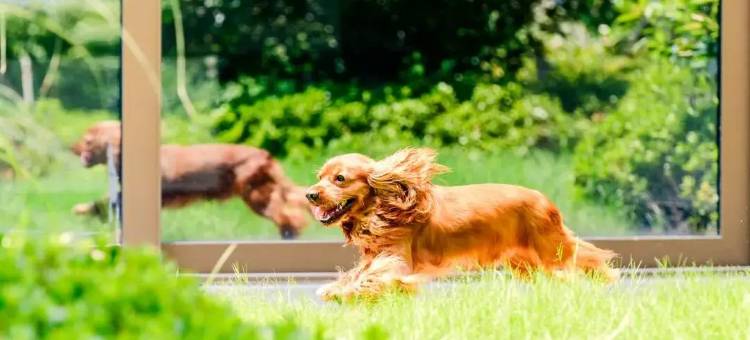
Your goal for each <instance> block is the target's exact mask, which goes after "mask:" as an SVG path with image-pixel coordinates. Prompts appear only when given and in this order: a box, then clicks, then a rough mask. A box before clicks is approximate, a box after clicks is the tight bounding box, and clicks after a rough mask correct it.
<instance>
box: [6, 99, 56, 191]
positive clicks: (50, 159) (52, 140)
mask: <svg viewBox="0 0 750 340" xmlns="http://www.w3.org/2000/svg"><path fill="white" fill-rule="evenodd" d="M6 105H7V106H6ZM61 152H62V144H61V143H60V141H59V140H58V138H57V137H56V136H55V135H54V134H53V133H52V132H51V131H50V130H49V129H47V128H45V127H44V126H40V125H39V124H38V122H37V120H36V119H35V117H34V116H32V115H30V114H29V113H28V111H27V109H26V108H25V107H22V106H15V105H12V104H7V102H0V179H8V178H15V177H22V178H23V177H29V176H35V175H39V174H43V173H46V172H48V171H49V170H50V167H51V166H52V164H53V163H54V162H55V161H56V160H57V155H58V154H60V153H61Z"/></svg>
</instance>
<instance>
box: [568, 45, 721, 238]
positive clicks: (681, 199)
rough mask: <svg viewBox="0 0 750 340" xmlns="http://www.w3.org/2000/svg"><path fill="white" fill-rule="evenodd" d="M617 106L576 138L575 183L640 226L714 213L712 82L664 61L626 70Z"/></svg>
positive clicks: (696, 225) (695, 220) (676, 225)
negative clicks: (621, 206)
mask: <svg viewBox="0 0 750 340" xmlns="http://www.w3.org/2000/svg"><path fill="white" fill-rule="evenodd" d="M629 77H630V83H631V88H630V90H629V91H628V93H627V94H626V95H625V97H623V99H622V100H621V101H620V102H619V103H618V105H617V108H616V109H615V110H614V111H613V112H611V113H609V114H608V115H607V116H606V117H605V118H604V119H603V121H602V122H601V123H598V124H595V125H594V128H593V129H590V130H589V131H588V133H587V134H586V135H585V136H584V137H583V139H582V141H581V143H580V144H579V145H578V147H577V149H576V154H575V156H576V157H575V162H576V164H575V166H576V176H577V177H576V183H577V184H579V185H580V187H582V188H583V190H584V192H585V193H587V194H588V195H591V196H593V197H595V198H598V199H605V200H608V201H614V202H621V203H625V204H627V205H628V206H630V207H632V211H630V213H632V214H633V215H634V217H636V218H638V219H639V220H640V221H641V222H643V223H644V224H645V225H651V226H653V225H663V226H666V227H669V228H672V229H673V230H674V229H676V230H678V231H680V232H685V231H688V230H691V229H693V230H694V229H700V230H704V229H705V228H707V227H711V228H715V227H716V224H717V220H718V210H717V208H718V206H717V203H718V192H717V174H718V146H717V143H716V136H717V121H718V114H717V107H718V98H717V96H716V91H715V89H716V83H715V80H714V79H713V78H712V77H709V76H708V75H706V74H705V73H695V72H694V71H692V70H690V69H689V68H687V67H680V66H677V65H674V64H672V63H670V62H668V61H663V60H662V61H660V60H652V61H651V62H650V65H649V66H646V67H644V68H643V69H642V70H638V71H635V72H633V73H632V74H630V76H629Z"/></svg>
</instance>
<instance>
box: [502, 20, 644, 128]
mask: <svg viewBox="0 0 750 340" xmlns="http://www.w3.org/2000/svg"><path fill="white" fill-rule="evenodd" d="M557 26H558V27H557V30H556V32H545V31H539V32H536V33H535V34H536V36H537V38H538V39H539V40H541V41H542V42H543V43H542V47H541V50H542V51H543V54H542V55H539V56H536V57H534V58H527V59H525V63H524V67H523V68H522V69H521V70H519V72H518V73H517V74H516V77H517V78H518V79H519V81H521V82H523V83H524V84H525V85H526V86H528V87H530V88H532V89H534V90H535V91H537V92H542V93H549V94H550V95H552V96H554V97H557V98H558V99H559V100H560V102H561V103H562V106H563V108H564V109H565V110H566V111H568V112H577V113H580V114H583V115H585V116H587V117H590V116H592V115H595V114H600V113H602V112H606V111H608V110H610V109H611V108H612V107H613V106H614V105H616V104H617V101H618V100H619V99H620V98H621V97H622V96H623V95H624V94H625V92H626V91H627V89H628V82H627V80H626V79H625V75H626V73H627V72H628V71H629V70H631V69H633V68H634V67H635V66H636V65H635V62H634V60H633V58H629V57H627V56H622V55H618V54H615V53H613V52H612V48H613V40H612V39H609V35H604V36H600V35H598V34H594V33H591V32H590V31H588V30H587V29H586V27H585V26H584V25H582V24H580V23H577V22H563V23H558V24H557ZM582 61H585V62H582Z"/></svg>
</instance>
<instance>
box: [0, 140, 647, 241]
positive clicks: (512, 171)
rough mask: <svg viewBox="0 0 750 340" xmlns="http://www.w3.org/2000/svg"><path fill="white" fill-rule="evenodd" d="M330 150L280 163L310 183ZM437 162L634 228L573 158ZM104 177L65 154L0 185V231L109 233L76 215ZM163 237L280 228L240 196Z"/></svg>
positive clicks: (207, 207)
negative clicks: (579, 188)
mask: <svg viewBox="0 0 750 340" xmlns="http://www.w3.org/2000/svg"><path fill="white" fill-rule="evenodd" d="M330 156H331V155H321V156H320V157H319V158H318V159H313V160H309V161H291V160H285V161H283V162H282V163H283V165H284V168H285V169H286V171H287V173H288V174H289V176H290V177H292V178H293V179H294V180H295V181H296V182H297V183H299V184H302V185H309V184H311V183H313V182H314V180H315V172H316V170H317V169H318V167H320V166H321V165H322V164H323V163H324V162H325V160H326V159H328V157H330ZM439 161H440V162H442V163H444V164H446V165H448V166H450V167H451V168H452V172H451V173H449V174H446V175H443V176H441V177H439V178H438V179H437V180H436V181H435V182H436V183H438V184H443V185H452V184H467V183H483V182H500V183H514V184H521V185H524V186H528V187H531V188H535V189H538V190H540V191H542V192H544V193H545V194H547V195H548V196H549V197H551V198H552V200H553V201H555V202H556V203H557V204H558V206H559V207H560V209H561V210H562V211H563V213H564V216H565V219H566V224H567V225H568V226H569V227H570V228H572V229H573V230H575V231H576V232H578V233H579V234H581V235H627V234H633V233H635V232H636V231H634V230H633V229H632V227H630V226H631V225H632V223H630V222H629V221H628V220H627V219H626V218H625V217H624V216H623V214H621V213H620V212H619V211H618V210H617V209H616V208H614V207H609V206H605V205H602V204H599V203H596V202H592V201H590V200H586V199H582V198H580V197H577V196H576V195H575V192H574V187H573V172H572V169H571V167H572V165H571V159H570V157H568V156H566V155H553V154H550V153H542V152H539V153H532V154H529V155H526V156H515V155H512V154H503V153H495V154H487V153H485V154H481V153H479V154H465V153H464V152H463V151H461V150H457V149H446V150H443V151H441V154H440V156H439ZM106 188H107V179H106V174H105V171H104V168H103V167H98V168H94V169H83V168H81V167H80V165H79V164H78V163H77V160H76V159H75V158H74V157H72V156H71V157H70V158H69V159H67V160H66V161H65V162H64V164H62V165H61V166H60V167H59V169H56V170H55V171H54V172H53V173H52V174H51V175H50V176H47V177H43V178H40V179H36V180H25V181H17V182H0V223H2V224H3V226H2V228H9V227H14V226H15V227H18V226H22V227H27V228H30V229H32V230H43V231H44V230H49V231H62V230H72V231H93V232H108V231H109V230H110V229H108V228H109V226H107V224H106V223H104V222H102V221H100V220H98V219H94V218H87V217H80V216H73V215H72V214H71V212H70V211H71V208H72V207H73V205H74V204H76V203H79V202H86V201H90V200H93V199H96V198H100V197H103V195H105V194H106ZM162 233H163V238H164V239H165V240H168V241H172V240H191V239H192V240H210V239H247V240H258V239H267V240H269V239H270V240H276V239H278V238H279V237H278V235H277V231H276V228H275V227H274V226H273V224H272V223H271V222H269V221H268V220H266V219H264V218H261V217H259V216H257V215H256V214H254V213H253V212H251V211H250V210H249V209H247V208H246V207H245V205H244V204H243V203H242V202H241V201H240V200H239V199H233V200H230V201H227V202H204V203H198V204H194V205H192V206H189V207H187V208H184V209H176V210H172V209H168V210H165V211H164V212H163V213H162ZM302 238H303V239H340V238H341V235H340V233H339V231H338V230H337V229H336V228H323V227H322V226H320V225H319V224H317V223H314V222H312V223H311V226H310V227H309V228H308V229H307V230H306V231H305V232H304V233H303V235H302Z"/></svg>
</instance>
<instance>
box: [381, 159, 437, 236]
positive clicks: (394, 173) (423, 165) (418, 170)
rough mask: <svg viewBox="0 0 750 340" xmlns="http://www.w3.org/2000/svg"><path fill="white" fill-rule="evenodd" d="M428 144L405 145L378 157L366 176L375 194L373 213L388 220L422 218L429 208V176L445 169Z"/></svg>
mask: <svg viewBox="0 0 750 340" xmlns="http://www.w3.org/2000/svg"><path fill="white" fill-rule="evenodd" d="M436 156H437V153H436V152H435V151H434V150H432V149H428V148H407V149H403V150H400V151H398V152H396V153H395V154H393V155H391V156H389V157H387V158H385V159H383V160H381V161H378V162H376V163H375V164H374V166H373V169H372V172H371V173H370V175H369V176H368V178H367V181H368V184H369V185H370V186H371V187H372V188H373V189H374V191H375V195H376V197H377V200H378V201H377V207H376V214H377V215H378V216H379V217H380V218H382V219H384V220H386V221H389V222H394V223H401V224H408V223H412V222H424V221H425V220H426V218H427V217H429V213H430V210H431V208H432V193H431V190H432V178H433V177H434V176H436V175H438V174H441V173H444V172H448V170H449V169H448V167H446V166H443V165H440V164H437V163H435V162H434V161H435V157H436Z"/></svg>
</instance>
